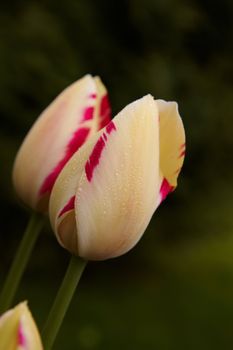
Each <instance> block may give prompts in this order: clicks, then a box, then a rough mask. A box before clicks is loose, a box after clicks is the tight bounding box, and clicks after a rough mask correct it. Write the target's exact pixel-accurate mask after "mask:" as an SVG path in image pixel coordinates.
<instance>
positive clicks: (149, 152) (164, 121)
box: [49, 95, 185, 260]
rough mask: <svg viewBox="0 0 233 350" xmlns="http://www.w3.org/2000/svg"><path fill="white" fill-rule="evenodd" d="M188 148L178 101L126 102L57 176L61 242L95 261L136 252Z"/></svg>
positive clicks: (54, 201)
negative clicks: (137, 245)
mask: <svg viewBox="0 0 233 350" xmlns="http://www.w3.org/2000/svg"><path fill="white" fill-rule="evenodd" d="M184 152H185V134H184V128H183V124H182V120H181V118H180V115H179V112H178V106H177V103H175V102H165V101H163V100H154V99H153V97H152V96H151V95H147V96H145V97H143V98H141V99H139V100H137V101H135V102H133V103H131V104H130V105H128V106H127V107H125V108H124V109H123V110H122V111H121V112H120V113H119V114H118V115H117V116H116V117H115V118H114V119H113V120H112V121H111V122H110V123H109V124H108V125H107V126H106V127H105V128H104V129H103V130H101V131H99V132H98V133H97V134H95V135H94V136H93V137H92V138H91V139H90V140H89V141H88V142H87V143H85V144H84V145H83V146H82V147H81V148H80V150H79V152H78V153H75V154H74V155H73V157H72V158H71V159H70V161H69V162H68V163H67V164H66V166H65V167H64V169H63V171H62V172H61V173H60V175H59V177H58V178H57V181H56V183H55V185H54V187H53V190H52V193H51V197H50V203H49V213H50V221H51V224H52V227H53V230H54V232H55V234H56V237H57V239H58V241H59V243H60V244H61V245H62V246H63V247H64V248H66V249H68V250H69V251H70V252H71V253H73V254H75V255H79V256H81V257H82V258H84V259H88V260H104V259H108V258H113V257H116V256H119V255H122V254H124V253H126V252H127V251H129V250H130V249H131V248H132V247H133V246H134V245H135V244H136V243H137V242H138V240H139V239H140V238H141V236H142V235H143V233H144V231H145V229H146V227H147V225H148V224H149V222H150V219H151V217H152V215H153V213H154V211H155V210H156V209H157V207H158V206H159V204H160V203H161V202H162V201H163V200H164V199H165V198H166V196H167V195H168V193H169V192H171V191H173V190H174V189H175V187H176V186H177V177H178V174H179V172H180V170H181V167H182V164H183V161H184Z"/></svg>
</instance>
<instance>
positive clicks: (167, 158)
mask: <svg viewBox="0 0 233 350" xmlns="http://www.w3.org/2000/svg"><path fill="white" fill-rule="evenodd" d="M156 103H157V104H158V109H159V120H160V123H159V124H160V128H159V139H160V169H161V173H162V176H163V178H165V179H166V180H167V181H168V182H169V184H170V185H171V186H172V187H176V186H177V178H178V175H179V173H180V170H181V168H182V165H183V162H184V155H185V132H184V126H183V123H182V120H181V117H180V115H179V111H178V105H177V103H176V102H166V101H164V100H156Z"/></svg>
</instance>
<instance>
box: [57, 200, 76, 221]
mask: <svg viewBox="0 0 233 350" xmlns="http://www.w3.org/2000/svg"><path fill="white" fill-rule="evenodd" d="M74 200H75V196H72V197H71V198H70V199H69V200H68V202H67V203H66V205H65V206H64V208H63V209H62V210H61V211H60V213H59V215H58V217H59V218H60V216H62V215H63V214H65V213H66V212H67V211H69V210H72V209H74Z"/></svg>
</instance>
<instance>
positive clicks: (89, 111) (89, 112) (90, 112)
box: [82, 107, 94, 122]
mask: <svg viewBox="0 0 233 350" xmlns="http://www.w3.org/2000/svg"><path fill="white" fill-rule="evenodd" d="M93 116H94V107H87V108H86V109H85V110H84V113H83V117H82V122H85V121H86V120H91V119H93Z"/></svg>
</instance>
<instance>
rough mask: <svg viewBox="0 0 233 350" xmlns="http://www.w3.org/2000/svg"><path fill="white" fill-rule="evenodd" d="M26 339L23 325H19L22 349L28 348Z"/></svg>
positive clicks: (19, 341) (19, 340)
mask: <svg viewBox="0 0 233 350" xmlns="http://www.w3.org/2000/svg"><path fill="white" fill-rule="evenodd" d="M26 342H27V340H26V337H25V335H24V332H23V326H22V323H21V322H20V323H19V328H18V345H19V346H22V347H26Z"/></svg>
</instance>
